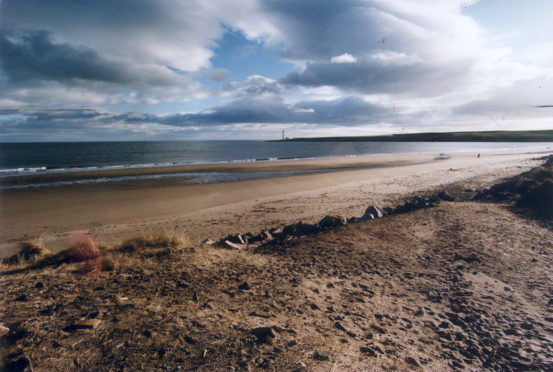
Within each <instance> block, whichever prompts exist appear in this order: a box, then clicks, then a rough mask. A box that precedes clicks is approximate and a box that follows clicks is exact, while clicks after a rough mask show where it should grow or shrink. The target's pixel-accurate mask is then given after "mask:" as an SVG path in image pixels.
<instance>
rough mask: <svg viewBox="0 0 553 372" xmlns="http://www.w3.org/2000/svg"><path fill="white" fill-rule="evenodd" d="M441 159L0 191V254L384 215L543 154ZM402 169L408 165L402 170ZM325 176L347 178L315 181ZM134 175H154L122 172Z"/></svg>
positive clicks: (245, 167)
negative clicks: (70, 241)
mask: <svg viewBox="0 0 553 372" xmlns="http://www.w3.org/2000/svg"><path fill="white" fill-rule="evenodd" d="M448 155H449V158H448V159H440V160H434V159H435V156H434V155H431V154H416V155H413V154H408V155H372V156H366V157H343V158H329V159H310V160H299V161H285V162H272V163H250V164H227V165H210V166H207V167H205V166H201V167H196V166H194V167H192V168H188V167H187V170H191V169H195V170H200V169H204V170H205V169H209V170H215V169H217V170H225V171H236V172H241V171H252V170H254V171H267V170H272V171H274V170H275V169H279V170H306V169H318V170H321V172H319V173H313V174H302V175H294V176H288V177H279V178H263V179H253V180H245V181H236V182H224V183H213V184H201V185H179V184H175V183H174V180H173V179H164V180H161V181H159V180H158V181H156V182H147V181H140V182H128V183H105V184H89V185H76V186H64V187H52V188H43V189H25V190H10V191H2V192H0V202H1V205H2V208H1V211H0V226H2V227H3V231H2V236H1V241H0V255H1V256H6V255H9V254H11V253H12V252H13V251H14V250H15V249H16V247H17V244H18V243H19V242H22V241H26V240H31V239H41V240H43V242H44V244H45V246H46V247H47V248H48V249H50V250H53V251H57V250H59V249H63V248H65V246H66V245H67V237H68V236H69V234H70V233H71V231H74V230H87V231H89V232H90V233H91V234H92V235H93V237H94V238H95V239H96V240H97V241H100V242H106V243H113V242H120V241H121V240H123V239H128V238H131V237H136V236H140V235H144V234H149V233H152V232H163V231H165V232H175V233H178V234H180V235H183V236H187V237H188V238H190V239H191V240H192V241H193V242H199V241H201V240H203V239H205V238H211V239H218V238H220V237H222V236H225V235H228V234H230V233H240V232H242V233H244V232H248V231H251V232H258V231H260V230H261V229H264V228H267V227H272V226H274V227H278V226H283V225H285V224H287V223H291V222H297V221H299V220H302V221H304V222H312V221H316V220H318V219H320V218H322V217H323V216H324V215H327V214H339V215H343V216H355V215H360V214H362V212H363V208H364V206H366V205H367V203H369V202H372V203H374V204H379V205H382V206H386V205H388V204H391V203H393V202H396V201H399V200H402V198H404V197H406V196H408V195H411V194H413V193H416V192H418V191H421V190H426V189H429V188H433V187H434V188H435V187H439V186H440V185H444V184H448V183H452V182H457V181H460V180H463V181H466V182H469V181H470V180H471V179H472V180H474V182H475V183H477V182H478V183H483V184H484V185H486V184H488V185H490V184H491V183H493V182H494V181H496V180H497V179H499V178H502V177H507V176H511V175H513V174H516V173H520V172H521V171H522V170H524V169H527V168H528V169H529V168H530V167H532V166H534V165H535V164H537V161H536V160H532V159H535V158H537V157H540V156H543V155H545V152H542V151H540V152H529V151H522V152H520V151H502V152H490V153H483V154H482V156H481V158H477V154H476V153H456V154H448ZM405 162H409V163H415V164H407V165H405V164H403V165H402V164H401V163H405ZM367 166H369V168H360V169H350V168H359V167H367ZM329 168H332V169H335V168H343V169H348V170H342V171H336V172H322V170H324V169H329ZM143 171H154V170H148V169H145V170H135V169H132V170H129V169H128V170H124V172H130V173H132V172H143ZM155 171H156V172H159V171H160V170H159V169H155ZM165 171H168V172H174V171H175V170H174V169H169V168H168V169H166V170H165ZM106 172H109V173H110V174H113V173H114V172H116V171H114V170H111V171H106ZM117 172H119V171H117ZM119 174H121V173H119ZM91 175H92V176H97V173H94V174H91Z"/></svg>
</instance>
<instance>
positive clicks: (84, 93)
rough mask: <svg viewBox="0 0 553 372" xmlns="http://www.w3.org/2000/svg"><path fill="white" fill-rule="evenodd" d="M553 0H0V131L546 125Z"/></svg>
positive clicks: (206, 132)
mask: <svg viewBox="0 0 553 372" xmlns="http://www.w3.org/2000/svg"><path fill="white" fill-rule="evenodd" d="M552 19H553V0H524V1H520V0H480V1H477V0H467V1H462V0H425V1H412V0H159V1H151V0H79V1H75V0H48V1H44V0H0V141H67V140H70V141H73V140H157V139H174V140H194V139H271V138H278V137H279V136H280V134H281V131H282V130H283V129H284V130H286V134H287V136H290V137H300V136H332V135H366V134H380V133H401V132H405V133H407V132H421V131H450V130H501V129H553V108H551V107H539V106H549V105H553V27H552V26H551V20H552Z"/></svg>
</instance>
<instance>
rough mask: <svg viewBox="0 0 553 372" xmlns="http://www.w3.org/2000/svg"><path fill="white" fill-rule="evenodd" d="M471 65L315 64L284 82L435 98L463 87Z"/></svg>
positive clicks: (375, 62)
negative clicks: (436, 95)
mask: <svg viewBox="0 0 553 372" xmlns="http://www.w3.org/2000/svg"><path fill="white" fill-rule="evenodd" d="M469 68H470V67H469V65H467V64H463V63H459V64H455V65H450V66H439V67H438V66H433V65H430V64H427V63H422V62H414V63H409V64H386V63H383V62H380V61H374V60H372V61H360V62H354V63H312V64H309V65H307V67H306V68H305V70H304V71H302V72H291V73H289V74H288V75H286V76H285V77H284V78H282V79H281V80H280V82H281V83H282V84H285V85H301V86H306V87H319V86H325V85H329V86H334V87H338V88H340V89H343V90H353V91H358V92H361V93H391V94H413V93H416V94H417V95H422V96H424V95H433V94H440V93H444V92H447V91H448V90H450V89H451V87H452V84H460V83H461V79H462V77H463V76H464V75H465V73H467V72H468V70H469Z"/></svg>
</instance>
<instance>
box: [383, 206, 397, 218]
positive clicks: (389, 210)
mask: <svg viewBox="0 0 553 372" xmlns="http://www.w3.org/2000/svg"><path fill="white" fill-rule="evenodd" d="M383 211H384V215H386V216H392V215H394V214H395V212H394V208H391V207H384V208H383Z"/></svg>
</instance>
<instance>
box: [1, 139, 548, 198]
mask: <svg viewBox="0 0 553 372" xmlns="http://www.w3.org/2000/svg"><path fill="white" fill-rule="evenodd" d="M505 144H506V145H512V143H510V142H506V143H505ZM515 144H519V145H523V146H524V147H521V148H512V147H508V148H505V149H503V148H500V149H495V148H487V149H469V150H467V151H459V150H454V151H441V152H438V151H422V152H421V151H419V152H403V153H395V152H394V153H370V154H361V155H354V154H352V155H340V156H333V155H329V156H322V157H305V158H302V157H300V158H262V159H241V160H228V161H218V162H201V163H190V164H177V163H174V164H170V163H166V164H129V165H106V166H99V167H97V166H90V167H86V166H83V167H74V168H51V169H48V168H47V167H45V166H36V167H29V168H22V167H21V168H10V169H2V170H1V171H2V172H0V187H1V186H2V185H8V186H10V185H18V184H21V183H24V182H30V183H41V182H46V181H50V180H51V181H54V182H55V181H74V180H85V179H94V178H100V177H106V178H116V177H133V176H153V175H171V174H182V173H194V172H231V173H246V172H252V171H255V172H270V171H277V172H286V171H293V172H294V171H302V170H321V169H328V168H330V167H329V166H326V165H324V164H322V163H324V162H329V163H330V164H335V165H334V166H335V167H336V170H340V169H343V168H355V167H360V168H362V167H366V166H371V164H381V163H382V159H383V158H384V159H385V158H390V157H392V158H395V157H399V158H402V157H420V156H423V157H424V156H430V155H434V156H440V155H441V154H442V153H449V152H451V153H452V154H460V155H462V154H467V153H477V152H481V153H498V152H516V153H520V152H532V153H536V152H543V153H549V152H551V151H552V147H551V145H553V143H539V146H533V147H526V146H527V145H528V143H526V142H520V143H515ZM546 145H547V146H546ZM354 159H355V160H358V161H356V162H355V161H352V160H354ZM396 163H397V164H400V163H401V161H396ZM350 164H351V165H350ZM16 169H21V172H22V173H21V174H11V173H13V171H15V170H16ZM25 169H27V171H25ZM31 169H33V171H31ZM16 172H17V171H16ZM6 174H7V175H6Z"/></svg>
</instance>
